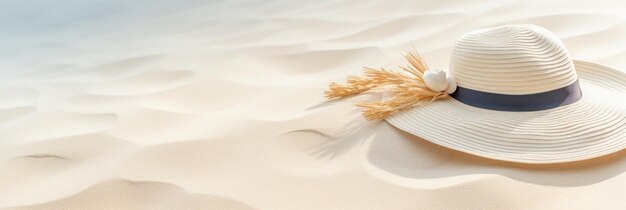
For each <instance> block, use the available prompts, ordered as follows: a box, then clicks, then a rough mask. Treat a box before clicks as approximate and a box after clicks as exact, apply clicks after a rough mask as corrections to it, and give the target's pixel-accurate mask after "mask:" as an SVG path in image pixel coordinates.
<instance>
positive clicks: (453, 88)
mask: <svg viewBox="0 0 626 210" xmlns="http://www.w3.org/2000/svg"><path fill="white" fill-rule="evenodd" d="M454 91H456V79H455V78H454V76H452V75H450V74H448V88H446V93H448V94H452V93H454Z"/></svg>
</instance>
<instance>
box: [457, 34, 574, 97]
mask: <svg viewBox="0 0 626 210" xmlns="http://www.w3.org/2000/svg"><path fill="white" fill-rule="evenodd" d="M450 73H451V74H452V75H453V76H454V77H455V78H456V80H457V84H458V86H459V87H464V88H468V89H473V90H477V91H482V92H489V93H499V94H509V95H522V94H533V93H542V92H546V91H551V90H555V89H559V88H562V87H565V86H568V85H571V84H572V83H574V82H576V81H577V75H576V71H575V68H574V64H573V62H572V59H571V58H570V56H569V53H568V52H567V50H566V49H565V47H564V46H563V43H561V41H560V40H559V38H558V37H557V36H556V35H554V34H553V33H551V32H550V31H548V30H546V29H544V28H542V27H539V26H536V25H506V26H501V27H496V28H488V29H481V30H476V31H471V32H468V33H465V34H463V35H462V36H461V37H460V38H459V39H458V40H457V42H456V44H455V46H454V49H453V50H452V56H451V59H450Z"/></svg>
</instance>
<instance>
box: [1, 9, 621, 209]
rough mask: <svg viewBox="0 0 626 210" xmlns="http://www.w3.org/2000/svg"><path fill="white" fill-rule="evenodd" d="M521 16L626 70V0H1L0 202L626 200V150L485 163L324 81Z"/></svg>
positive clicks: (440, 61)
mask: <svg viewBox="0 0 626 210" xmlns="http://www.w3.org/2000/svg"><path fill="white" fill-rule="evenodd" d="M515 23H531V24H537V25H540V26H543V27H545V28H547V29H549V30H551V31H553V32H554V33H555V34H557V35H558V36H559V37H561V38H562V40H563V42H564V44H565V46H566V47H567V48H568V50H569V51H570V53H571V56H572V57H573V58H575V59H580V60H586V61H593V62H597V63H600V64H602V65H607V66H610V67H613V68H617V69H621V70H626V38H625V37H626V4H624V3H623V1H604V0H590V1H579V0H566V1H515V0H504V1H478V0H469V1H452V0H437V1H425V0H420V1H394V2H391V1H382V0H381V1H360V0H358V1H357V0H347V1H292V0H280V1H275V0H272V1H270V0H253V1H237V0H232V1H192V0H182V1H164V0H158V1H154V0H151V1H148V0H136V1H122V0H113V1H111V0H108V1H104V0H94V1H88V2H87V1H78V0H68V1H63V2H60V1H54V2H53V1H0V31H2V33H0V209H311V210H319V209H579V208H580V209H626V200H625V199H624V194H625V193H626V174H625V173H624V171H625V170H626V158H625V155H624V154H625V153H624V152H619V153H616V154H613V155H609V156H605V157H602V158H598V159H594V160H589V161H583V162H577V163H571V164H560V165H548V166H529V165H522V164H511V163H504V162H498V161H492V160H486V159H483V158H479V157H474V156H471V155H466V154H463V153H460V152H456V151H452V150H449V149H446V148H443V147H440V146H437V145H434V144H432V143H428V142H426V141H424V140H421V139H420V138H418V137H414V136H410V135H407V134H405V133H403V132H401V131H399V130H397V129H395V128H393V127H392V126H390V125H388V124H387V123H380V124H375V123H373V122H369V121H366V120H364V119H362V117H361V116H360V113H359V110H358V109H357V108H355V107H354V106H353V104H354V103H355V102H357V101H364V100H374V99H377V98H380V97H381V96H380V94H379V93H372V94H365V95H362V96H357V97H353V98H349V99H347V100H343V101H337V102H326V101H325V100H324V98H323V91H324V90H325V89H326V88H327V85H328V83H330V82H331V81H343V80H344V78H345V76H347V75H350V74H360V73H361V70H362V67H363V66H369V67H382V66H384V67H389V68H394V66H396V65H401V64H404V61H403V58H402V56H401V53H403V52H407V51H409V50H411V49H412V48H413V47H415V48H416V49H418V50H419V51H420V52H421V53H422V54H423V55H424V56H425V58H426V60H427V61H428V62H429V64H430V65H431V66H432V67H437V68H443V67H446V65H447V62H448V57H449V55H450V51H451V48H452V45H453V44H454V41H455V40H456V38H457V37H458V36H459V35H461V34H462V33H464V32H466V31H469V30H473V29H478V28H484V27H491V26H498V25H503V24H515Z"/></svg>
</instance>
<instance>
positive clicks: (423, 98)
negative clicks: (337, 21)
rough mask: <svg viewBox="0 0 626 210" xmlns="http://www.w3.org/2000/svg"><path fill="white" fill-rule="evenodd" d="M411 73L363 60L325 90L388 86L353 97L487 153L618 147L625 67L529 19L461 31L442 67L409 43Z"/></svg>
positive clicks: (416, 130)
mask: <svg viewBox="0 0 626 210" xmlns="http://www.w3.org/2000/svg"><path fill="white" fill-rule="evenodd" d="M406 57H407V60H408V61H409V63H410V65H408V66H407V67H404V68H403V69H404V70H406V71H407V72H408V73H409V74H405V73H399V72H393V71H388V70H385V69H369V68H367V69H366V71H365V76H363V77H350V78H349V79H348V81H347V84H345V85H341V84H337V83H332V84H331V86H330V89H329V90H328V91H327V92H326V96H327V97H328V98H343V97H346V96H350V95H354V94H358V93H361V92H364V91H369V90H371V89H375V88H379V87H383V86H393V87H392V91H393V97H392V98H390V99H387V100H386V101H382V102H369V103H361V104H358V106H360V107H362V108H364V116H365V117H366V118H368V119H372V120H376V119H385V120H386V121H387V122H389V123H390V124H391V125H393V126H395V127H397V128H399V129H401V130H404V131H406V132H408V133H411V134H413V135H416V136H419V137H421V138H423V139H425V140H427V141H430V142H433V143H435V144H438V145H442V146H445V147H448V148H451V149H454V150H458V151H462V152H466V153H469V154H473V155H477V156H482V157H486V158H491V159H497V160H504V161H511V162H520V163H533V164H545V163H562V162H570V161H578V160H585V159H590V158H594V157H598V156H602V155H607V154H609V153H613V152H617V151H620V150H622V149H624V148H625V147H626V94H625V93H626V74H624V73H623V72H620V71H618V70H615V69H612V68H609V67H605V66H601V65H598V64H594V63H589V62H584V61H576V60H572V59H571V58H570V55H569V53H568V52H567V50H566V49H565V47H564V46H563V44H562V43H561V41H560V40H559V38H558V37H557V36H555V35H554V34H553V33H551V32H549V31H548V30H546V29H544V28H542V27H539V26H535V25H506V26H501V27H496V28H488V29H481V30H476V31H471V32H468V33H465V34H463V35H462V36H461V37H460V38H459V39H458V40H457V42H456V44H455V46H454V49H453V50H452V55H451V58H450V64H449V68H448V69H444V70H435V69H429V68H428V66H427V65H426V63H425V62H424V60H423V59H422V58H421V57H420V56H419V55H418V54H414V53H410V54H408V55H407V56H406Z"/></svg>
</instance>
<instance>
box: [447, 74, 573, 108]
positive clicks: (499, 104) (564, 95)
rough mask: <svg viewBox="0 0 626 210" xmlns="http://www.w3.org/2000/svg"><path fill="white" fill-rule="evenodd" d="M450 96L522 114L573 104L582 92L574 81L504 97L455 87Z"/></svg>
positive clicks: (474, 103)
mask: <svg viewBox="0 0 626 210" xmlns="http://www.w3.org/2000/svg"><path fill="white" fill-rule="evenodd" d="M450 96H452V97H453V98H454V99H456V100H457V101H460V102H462V103H464V104H467V105H470V106H473V107H478V108H483V109H490V110H497V111H513V112H524V111H540V110H546V109H552V108H556V107H560V106H565V105H568V104H571V103H574V102H576V101H578V100H579V99H580V98H581V97H582V92H581V90H580V86H579V84H578V80H576V82H574V83H572V84H571V85H568V86H565V87H562V88H559V89H556V90H551V91H547V92H543V93H534V94H527V95H506V94H498V93H488V92H482V91H477V90H472V89H467V88H463V87H457V89H456V91H455V92H454V93H452V94H450Z"/></svg>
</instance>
